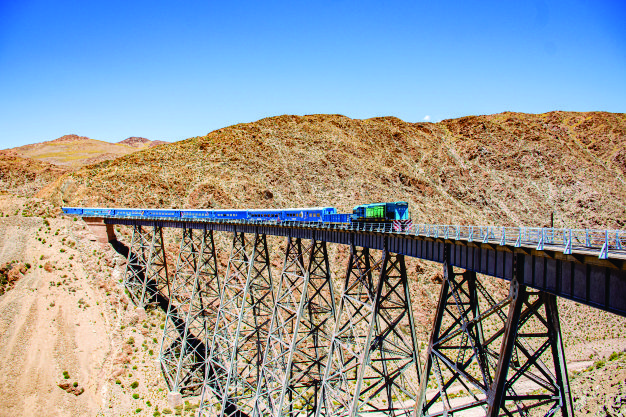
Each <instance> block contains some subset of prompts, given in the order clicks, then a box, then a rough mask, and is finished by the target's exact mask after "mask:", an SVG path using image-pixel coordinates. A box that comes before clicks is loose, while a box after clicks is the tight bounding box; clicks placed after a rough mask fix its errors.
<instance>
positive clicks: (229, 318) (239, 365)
mask: <svg viewBox="0 0 626 417" xmlns="http://www.w3.org/2000/svg"><path fill="white" fill-rule="evenodd" d="M273 307H274V296H273V287H272V275H271V270H270V258H269V251H268V247H267V239H266V235H264V234H259V233H258V232H257V233H255V235H254V239H253V241H249V240H248V239H246V235H245V234H244V233H242V232H237V231H236V232H235V233H234V235H233V244H232V250H231V255H230V259H229V261H228V267H227V272H226V276H225V278H224V280H223V282H222V287H221V292H220V304H219V308H218V311H217V318H216V323H215V329H214V331H213V334H212V338H211V341H210V346H211V349H210V353H209V356H208V358H207V362H206V366H207V369H206V376H205V380H204V383H203V390H202V396H201V400H200V408H199V410H198V415H199V416H226V417H232V416H246V415H248V416H249V415H251V414H252V411H253V407H254V405H253V403H254V398H255V393H256V388H257V386H258V383H259V372H260V369H261V364H262V362H263V353H264V352H265V344H266V341H267V334H268V331H269V325H270V319H271V314H272V309H273ZM207 345H209V343H208V341H207Z"/></svg>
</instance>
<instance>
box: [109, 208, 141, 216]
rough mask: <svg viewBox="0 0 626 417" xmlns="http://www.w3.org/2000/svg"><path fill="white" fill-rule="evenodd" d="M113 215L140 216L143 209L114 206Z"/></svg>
mask: <svg viewBox="0 0 626 417" xmlns="http://www.w3.org/2000/svg"><path fill="white" fill-rule="evenodd" d="M114 210H115V216H117V217H141V216H143V209H138V208H116V209H114Z"/></svg>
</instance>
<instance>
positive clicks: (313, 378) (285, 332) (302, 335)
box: [254, 237, 335, 417]
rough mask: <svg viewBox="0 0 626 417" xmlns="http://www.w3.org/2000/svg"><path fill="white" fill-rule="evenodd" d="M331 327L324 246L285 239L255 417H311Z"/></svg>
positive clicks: (330, 295)
mask: <svg viewBox="0 0 626 417" xmlns="http://www.w3.org/2000/svg"><path fill="white" fill-rule="evenodd" d="M334 325H335V301H334V296H333V288H332V282H331V275H330V267H329V261H328V251H327V248H326V242H324V241H318V240H316V239H315V238H314V237H313V238H312V239H311V240H310V241H309V242H306V243H303V242H302V240H301V239H299V238H298V239H294V238H292V237H288V238H287V245H286V249H285V262H284V266H283V270H282V274H281V277H280V281H279V285H278V290H277V294H276V302H275V304H274V310H273V314H272V322H271V325H270V331H269V337H268V342H267V346H266V348H265V349H266V350H265V355H264V361H263V365H262V368H261V378H260V383H259V386H258V388H257V393H256V400H255V412H254V415H256V416H275V417H282V416H284V417H287V416H313V415H315V412H316V409H317V406H318V398H319V389H320V386H321V382H322V376H323V369H324V366H325V365H326V359H327V354H328V346H329V343H330V338H331V336H332V330H333V329H334Z"/></svg>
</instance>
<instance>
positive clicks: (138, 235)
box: [124, 223, 170, 307]
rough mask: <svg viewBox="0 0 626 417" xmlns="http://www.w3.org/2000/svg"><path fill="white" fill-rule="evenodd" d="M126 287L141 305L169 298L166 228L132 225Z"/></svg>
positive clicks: (135, 301) (133, 300)
mask: <svg viewBox="0 0 626 417" xmlns="http://www.w3.org/2000/svg"><path fill="white" fill-rule="evenodd" d="M124 287H125V288H126V289H127V290H128V294H129V296H130V298H131V300H132V302H133V303H134V304H135V305H136V306H138V307H144V306H146V305H147V304H153V303H157V302H158V301H159V300H158V298H159V296H164V297H165V298H166V299H167V298H169V288H170V285H169V278H168V274H167V263H166V261H165V248H164V245H163V228H162V227H160V226H157V225H156V223H155V225H154V226H153V227H142V226H141V225H134V226H133V234H132V238H131V244H130V250H129V252H128V259H127V262H126V273H125V275H124Z"/></svg>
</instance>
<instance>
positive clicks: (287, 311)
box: [124, 223, 573, 417]
mask: <svg viewBox="0 0 626 417" xmlns="http://www.w3.org/2000/svg"><path fill="white" fill-rule="evenodd" d="M187 226H189V227H187ZM132 227H133V234H132V238H131V242H130V251H129V255H128V260H127V261H128V262H127V268H126V274H125V278H124V285H125V287H126V289H127V290H128V293H129V295H130V297H131V299H132V301H133V302H134V303H135V304H136V305H137V306H140V307H143V306H146V305H150V304H160V305H163V302H164V300H165V301H166V302H167V318H166V321H165V324H164V332H163V338H162V342H161V350H160V355H159V358H160V363H161V367H162V370H163V374H164V376H165V379H166V381H167V384H168V387H169V389H170V391H171V393H170V394H171V395H174V396H176V395H178V396H179V397H181V396H199V398H200V405H199V412H198V415H200V416H226V417H233V416H241V417H244V416H276V417H278V416H300V415H302V416H311V417H312V416H316V417H327V416H372V417H374V416H418V415H419V416H422V415H423V416H436V415H454V414H455V413H456V414H458V413H460V412H462V411H464V410H468V409H472V408H479V409H482V412H483V413H484V414H487V415H489V416H497V415H501V414H506V415H515V414H519V415H529V413H531V412H532V413H533V415H538V414H539V415H552V414H554V413H555V412H556V413H560V414H562V415H564V416H569V415H573V410H572V402H571V396H570V393H569V383H568V380H567V371H566V369H565V358H564V355H563V346H562V342H561V338H560V328H559V317H558V311H557V308H556V297H555V296H554V295H551V294H548V293H546V292H543V291H538V290H533V289H531V288H529V287H528V286H527V285H525V283H524V278H525V277H526V276H527V275H528V271H525V270H524V269H525V268H527V265H528V262H527V258H524V257H523V255H516V257H515V258H514V259H513V264H512V271H509V272H507V273H508V274H512V277H513V279H512V280H511V282H510V285H509V289H508V291H505V292H502V293H499V292H498V291H493V289H492V288H487V287H485V284H484V282H482V281H481V279H479V276H477V274H476V272H472V271H470V270H459V269H458V268H456V269H455V268H454V267H453V266H452V265H453V263H454V262H453V260H454V259H457V258H455V257H458V256H459V254H458V252H454V251H452V248H451V247H450V245H444V246H443V248H442V252H441V254H440V255H437V256H440V257H441V258H442V261H443V265H444V279H443V282H442V284H441V293H440V297H439V304H438V308H437V311H436V312H435V319H434V324H433V328H432V333H431V340H430V343H429V345H428V348H427V350H426V351H425V352H420V351H419V349H418V346H417V340H416V337H415V323H414V319H413V314H412V311H413V310H412V306H411V298H410V291H409V277H408V275H407V269H406V265H405V255H403V254H400V253H396V252H393V250H392V249H397V248H398V246H397V243H396V242H395V241H393V242H392V241H391V240H389V241H388V239H387V237H386V236H381V237H380V239H381V240H380V242H379V241H378V240H376V242H377V244H376V245H375V248H370V247H368V246H366V245H363V243H364V241H363V240H356V239H353V240H352V241H351V242H349V245H350V246H349V248H350V256H349V259H346V263H347V266H346V269H345V275H344V278H343V280H342V285H341V286H340V287H339V286H338V285H337V284H338V283H339V281H338V280H337V279H336V278H335V279H334V278H333V274H332V273H331V268H330V259H329V253H328V247H327V240H326V239H325V237H326V236H327V235H326V234H324V233H322V232H319V233H318V232H317V231H315V230H311V231H309V232H307V233H299V234H295V235H291V234H288V235H287V238H286V242H285V245H284V249H283V250H282V253H279V254H277V255H279V256H280V257H282V258H283V265H282V270H281V273H280V276H279V279H273V277H272V262H271V259H272V256H271V253H270V246H268V240H267V233H266V230H264V229H262V228H261V227H254V228H249V227H245V228H242V230H237V229H236V228H235V230H228V231H226V230H225V232H226V233H229V234H230V236H231V248H230V255H229V258H228V264H227V268H226V270H225V271H219V269H218V265H219V263H218V261H217V259H218V255H219V253H218V249H217V247H216V246H217V245H216V241H215V237H214V231H213V230H212V229H209V228H207V226H206V225H204V226H203V225H197V224H196V225H191V224H190V225H184V226H183V227H182V239H181V243H180V248H179V251H178V254H177V256H176V259H177V261H176V270H175V273H174V276H173V277H172V279H171V280H170V278H169V276H168V270H167V263H166V255H165V245H164V242H163V231H162V226H161V225H158V224H156V223H155V224H153V225H152V226H147V225H142V224H135V225H133V226H132ZM277 276H278V275H277ZM420 353H421V354H422V355H423V356H422V357H423V358H424V357H425V362H424V363H423V364H420ZM529 387H530V388H529Z"/></svg>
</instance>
